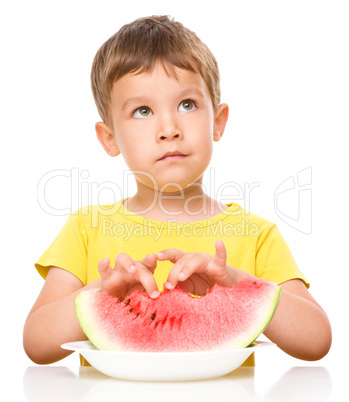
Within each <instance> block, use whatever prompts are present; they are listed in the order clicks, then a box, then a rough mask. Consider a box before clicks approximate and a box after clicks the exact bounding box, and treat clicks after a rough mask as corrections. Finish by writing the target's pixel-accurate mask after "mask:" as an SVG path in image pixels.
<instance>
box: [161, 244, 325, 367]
mask: <svg viewBox="0 0 349 402" xmlns="http://www.w3.org/2000/svg"><path fill="white" fill-rule="evenodd" d="M158 258H159V260H165V259H168V260H170V261H172V262H174V266H173V267H172V269H171V271H170V273H169V276H168V279H167V283H166V286H167V287H168V288H173V287H175V286H177V285H178V286H180V287H182V288H183V289H184V290H186V291H188V292H190V293H195V294H199V295H203V294H205V293H206V291H207V289H209V288H210V287H212V286H213V284H214V283H218V284H219V285H221V286H233V285H234V284H235V283H237V282H239V281H240V280H242V279H243V278H244V277H246V276H252V275H251V274H249V273H247V272H245V271H242V270H240V269H237V268H234V267H232V266H231V265H229V264H227V263H226V251H225V247H224V244H223V242H221V241H217V243H216V254H215V255H214V256H210V255H208V254H205V253H185V252H183V251H181V250H176V249H168V250H164V251H162V252H160V253H158ZM282 288H283V290H282V292H281V297H280V301H279V305H278V307H277V309H276V312H275V314H274V317H273V319H272V321H271V322H270V324H269V325H268V327H267V329H266V330H265V331H264V334H265V335H266V336H267V337H268V338H269V339H270V340H271V341H272V342H274V343H276V344H277V345H278V346H279V347H280V348H281V349H282V350H283V351H285V352H286V353H288V354H289V355H291V356H293V357H296V358H299V359H303V360H318V359H321V358H322V357H324V356H325V355H326V354H327V353H328V351H329V349H330V347H331V340H332V336H331V325H330V323H329V320H328V318H327V316H326V314H325V312H324V311H323V309H322V308H321V307H320V305H319V304H318V303H317V302H316V301H315V299H314V298H313V297H312V296H311V294H310V293H309V292H308V290H307V288H306V287H305V285H304V284H303V282H302V281H301V280H299V279H294V280H290V281H287V282H285V283H283V284H282Z"/></svg>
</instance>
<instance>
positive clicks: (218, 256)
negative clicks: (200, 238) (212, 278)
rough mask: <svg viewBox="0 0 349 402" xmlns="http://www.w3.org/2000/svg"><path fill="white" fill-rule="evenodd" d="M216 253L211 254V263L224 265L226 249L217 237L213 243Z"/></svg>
mask: <svg viewBox="0 0 349 402" xmlns="http://www.w3.org/2000/svg"><path fill="white" fill-rule="evenodd" d="M215 247H216V253H215V255H214V256H213V259H212V261H211V264H212V263H213V264H215V265H218V266H221V267H225V265H226V263H227V250H226V248H225V245H224V242H223V240H220V239H218V240H217V241H216V244H215Z"/></svg>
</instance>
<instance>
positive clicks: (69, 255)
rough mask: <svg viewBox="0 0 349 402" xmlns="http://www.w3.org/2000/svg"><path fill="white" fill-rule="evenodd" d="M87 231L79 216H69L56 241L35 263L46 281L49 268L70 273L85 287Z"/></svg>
mask: <svg viewBox="0 0 349 402" xmlns="http://www.w3.org/2000/svg"><path fill="white" fill-rule="evenodd" d="M87 246H88V236H87V231H86V228H85V225H84V222H83V221H82V219H81V217H80V216H79V214H76V213H74V214H71V215H70V216H69V218H68V220H67V222H66V223H65V225H64V226H63V228H62V229H61V231H60V232H59V234H58V236H57V237H56V239H55V240H54V241H53V243H52V244H51V245H50V246H49V248H48V249H47V250H46V251H45V252H44V253H43V255H42V256H41V257H40V258H39V260H38V261H37V262H36V263H35V268H36V269H37V270H38V272H39V274H40V275H41V276H42V277H43V278H44V279H46V276H47V273H48V271H49V268H50V267H51V266H56V267H59V268H62V269H65V270H66V271H69V272H71V273H72V274H73V275H75V276H76V277H77V278H79V279H80V280H81V282H82V283H83V284H84V285H86V281H87V280H86V276H87V275H86V266H87Z"/></svg>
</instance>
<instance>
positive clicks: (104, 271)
mask: <svg viewBox="0 0 349 402" xmlns="http://www.w3.org/2000/svg"><path fill="white" fill-rule="evenodd" d="M98 271H99V274H100V275H101V278H102V279H107V278H108V277H109V275H110V272H111V267H110V260H109V258H103V259H102V260H100V261H99V263H98Z"/></svg>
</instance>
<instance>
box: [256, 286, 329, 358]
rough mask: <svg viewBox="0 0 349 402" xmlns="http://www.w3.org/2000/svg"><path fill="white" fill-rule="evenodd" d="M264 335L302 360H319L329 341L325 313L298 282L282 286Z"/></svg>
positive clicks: (327, 322)
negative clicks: (277, 302) (278, 300)
mask: <svg viewBox="0 0 349 402" xmlns="http://www.w3.org/2000/svg"><path fill="white" fill-rule="evenodd" d="M264 335H265V336H267V337H268V338H269V339H270V340H271V341H272V342H274V343H276V344H277V345H278V346H279V348H280V349H282V350H283V351H284V352H286V353H288V354H289V355H291V356H293V357H296V358H298V359H303V360H319V359H321V358H323V357H324V356H325V355H326V354H327V353H328V351H329V350H330V347H331V342H332V334H331V325H330V322H329V320H328V318H327V316H326V314H325V312H324V311H323V309H322V308H321V307H320V305H319V304H318V303H317V302H316V301H315V299H314V298H313V297H312V296H311V294H310V293H309V292H308V290H307V288H306V287H305V285H304V283H303V282H302V281H301V280H299V279H293V280H290V281H287V282H285V283H283V284H282V292H281V297H280V302H279V305H278V307H277V309H276V312H275V314H274V317H273V319H272V321H271V322H270V324H269V325H268V327H267V329H266V330H265V331H264Z"/></svg>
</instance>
